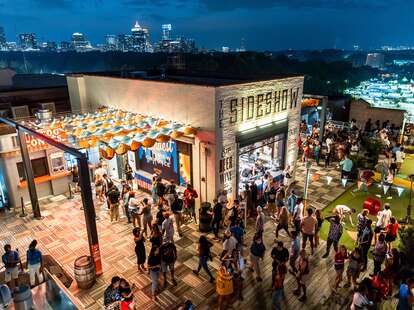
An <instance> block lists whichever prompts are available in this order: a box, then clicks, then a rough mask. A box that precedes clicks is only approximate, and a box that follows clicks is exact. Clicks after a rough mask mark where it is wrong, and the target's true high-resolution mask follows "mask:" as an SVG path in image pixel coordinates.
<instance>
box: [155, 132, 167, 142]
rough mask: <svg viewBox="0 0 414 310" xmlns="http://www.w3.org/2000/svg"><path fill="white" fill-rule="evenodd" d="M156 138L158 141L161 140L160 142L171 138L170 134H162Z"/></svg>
mask: <svg viewBox="0 0 414 310" xmlns="http://www.w3.org/2000/svg"><path fill="white" fill-rule="evenodd" d="M155 140H156V141H157V142H160V143H163V142H167V141H169V140H170V136H167V135H163V134H160V135H159V136H157V137H156V138H155Z"/></svg>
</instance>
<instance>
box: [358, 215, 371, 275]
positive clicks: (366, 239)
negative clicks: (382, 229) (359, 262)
mask: <svg viewBox="0 0 414 310" xmlns="http://www.w3.org/2000/svg"><path fill="white" fill-rule="evenodd" d="M371 225H372V220H371V219H368V220H367V222H366V223H365V228H364V230H363V231H362V234H361V237H360V238H359V239H358V244H359V246H360V248H361V256H362V259H363V261H364V265H363V268H362V269H361V271H365V270H366V269H367V265H368V252H369V248H370V247H371V242H372V238H373V235H374V233H373V231H372V228H371Z"/></svg>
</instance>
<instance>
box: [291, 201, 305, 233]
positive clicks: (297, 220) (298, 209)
mask: <svg viewBox="0 0 414 310" xmlns="http://www.w3.org/2000/svg"><path fill="white" fill-rule="evenodd" d="M303 208H304V206H303V199H302V197H299V198H298V199H297V200H296V206H295V210H294V211H293V224H294V225H295V230H296V231H297V233H298V234H299V233H300V225H301V223H302V219H303Z"/></svg>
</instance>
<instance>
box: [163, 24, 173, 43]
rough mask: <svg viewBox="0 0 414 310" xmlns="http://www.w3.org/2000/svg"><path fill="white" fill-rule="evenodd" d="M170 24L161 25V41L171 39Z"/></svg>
mask: <svg viewBox="0 0 414 310" xmlns="http://www.w3.org/2000/svg"><path fill="white" fill-rule="evenodd" d="M171 30H172V27H171V24H164V25H162V40H163V41H170V40H171Z"/></svg>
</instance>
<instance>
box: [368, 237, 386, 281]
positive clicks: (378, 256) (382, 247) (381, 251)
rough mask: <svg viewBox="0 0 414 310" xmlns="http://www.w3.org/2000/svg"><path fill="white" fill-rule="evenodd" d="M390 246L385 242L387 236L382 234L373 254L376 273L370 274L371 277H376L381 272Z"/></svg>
mask: <svg viewBox="0 0 414 310" xmlns="http://www.w3.org/2000/svg"><path fill="white" fill-rule="evenodd" d="M387 250H388V246H387V243H386V242H385V235H384V234H383V233H381V234H380V235H379V237H378V240H377V242H376V243H375V246H374V250H373V252H372V254H373V256H374V272H373V273H372V274H370V276H371V277H373V276H376V275H377V274H378V272H380V271H381V266H382V264H383V263H384V261H385V257H386V255H387Z"/></svg>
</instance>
